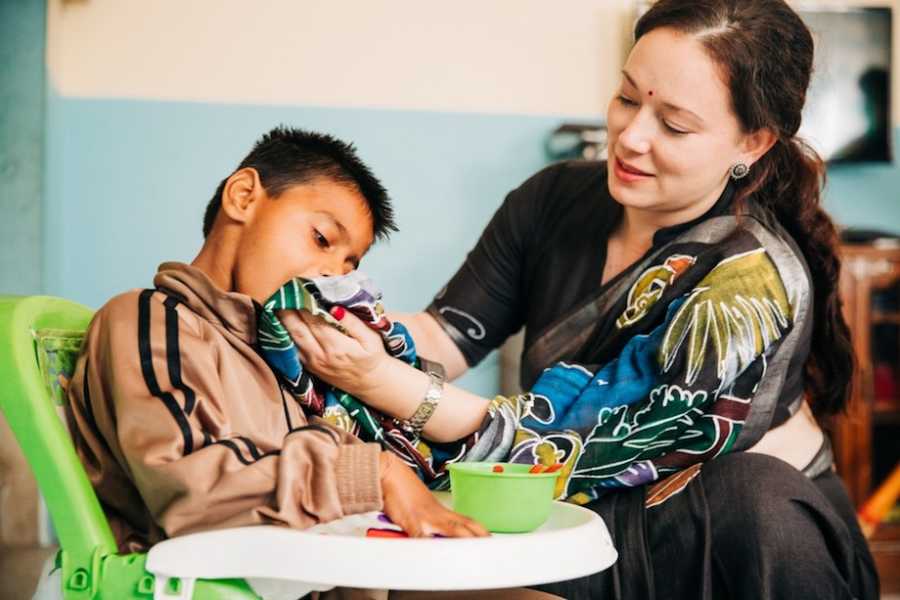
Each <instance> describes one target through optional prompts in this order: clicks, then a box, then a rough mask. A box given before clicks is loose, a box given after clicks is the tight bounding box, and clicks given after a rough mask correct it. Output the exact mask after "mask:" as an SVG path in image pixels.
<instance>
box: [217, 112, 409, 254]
mask: <svg viewBox="0 0 900 600" xmlns="http://www.w3.org/2000/svg"><path fill="white" fill-rule="evenodd" d="M245 167H253V168H254V169H256V171H257V172H258V173H259V179H260V181H261V182H262V185H263V187H264V188H265V190H266V193H267V194H268V195H269V196H271V197H272V198H275V197H277V196H278V195H279V194H281V193H282V192H284V191H285V190H286V189H287V188H289V187H291V186H294V185H300V184H304V183H309V182H310V181H312V180H313V179H316V178H318V177H326V178H328V179H331V180H333V181H335V182H337V183H345V184H348V185H352V186H353V187H355V188H356V189H357V190H358V191H359V193H360V194H362V196H363V197H364V198H365V200H366V204H368V207H369V212H370V213H371V214H372V220H373V222H374V225H375V235H376V237H378V238H381V239H384V238H387V237H388V236H389V235H390V232H392V231H397V226H396V224H395V223H394V209H393V208H392V207H391V201H390V198H389V197H388V194H387V190H385V189H384V186H383V185H381V182H380V181H378V179H377V178H376V177H375V176H374V175H373V174H372V171H371V170H370V169H369V167H367V166H366V165H365V164H364V163H363V162H362V161H361V160H360V159H359V157H358V156H357V155H356V149H355V148H354V147H353V144H347V143H345V142H342V141H341V140H339V139H337V138H335V137H332V136H330V135H327V134H324V133H315V132H312V131H304V130H302V129H295V128H292V127H285V126H280V127H276V128H274V129H272V130H271V131H270V132H268V133H267V134H265V135H264V136H262V138H260V139H259V141H257V142H256V144H255V145H254V146H253V150H251V151H250V154H248V155H247V156H246V157H245V158H244V160H242V161H241V164H240V165H238V168H237V169H235V170H236V171H237V170H240V169H243V168H245ZM230 176H231V175H229V177H230ZM227 181H228V177H226V178H225V179H223V180H222V182H221V183H220V184H219V187H218V188H217V189H216V193H215V195H213V197H212V200H210V201H209V204H208V205H207V207H206V213H205V214H204V216H203V237H204V238H205V237H207V236H208V235H209V232H210V231H211V230H212V227H213V223H214V222H215V220H216V215H218V214H219V208H220V207H221V206H222V192H223V190H224V189H225V183H226V182H227Z"/></svg>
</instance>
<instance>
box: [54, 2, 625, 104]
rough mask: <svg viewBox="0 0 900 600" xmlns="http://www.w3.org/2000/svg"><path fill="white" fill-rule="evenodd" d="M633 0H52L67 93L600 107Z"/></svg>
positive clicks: (59, 78)
mask: <svg viewBox="0 0 900 600" xmlns="http://www.w3.org/2000/svg"><path fill="white" fill-rule="evenodd" d="M633 4H634V3H633V2H632V0H566V1H565V2H563V3H555V2H546V1H545V0H455V1H454V2H452V3H437V2H422V1H421V0H377V1H371V2H364V1H358V2H347V1H344V2H334V1H330V2H329V1H326V0H308V1H304V2H296V1H292V0H261V1H258V2H253V3H250V2H219V1H216V0H192V1H190V2H185V1H180V0H155V1H154V2H145V1H142V0H80V1H76V0H69V1H64V0H50V10H49V15H48V16H49V18H48V28H49V29H48V39H49V48H48V53H49V71H50V76H51V82H52V83H53V85H54V86H55V88H56V91H57V93H61V94H62V95H63V96H67V97H95V98H96V97H112V98H141V99H149V100H189V101H202V102H226V103H251V104H291V105H306V106H328V107H377V108H399V109H413V110H418V109H423V110H437V111H450V112H482V113H505V114H566V115H572V114H584V115H596V114H598V113H602V112H604V111H605V105H606V103H607V101H608V99H609V97H610V96H611V94H612V92H613V90H614V88H615V86H616V85H617V78H618V65H621V64H622V62H623V61H624V56H625V52H626V51H627V48H628V46H629V37H630V23H631V22H632V20H633V15H634V8H633Z"/></svg>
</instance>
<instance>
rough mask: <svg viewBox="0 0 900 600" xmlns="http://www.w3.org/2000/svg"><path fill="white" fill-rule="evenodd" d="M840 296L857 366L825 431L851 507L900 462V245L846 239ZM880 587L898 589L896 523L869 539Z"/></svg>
mask: <svg viewBox="0 0 900 600" xmlns="http://www.w3.org/2000/svg"><path fill="white" fill-rule="evenodd" d="M841 254H842V258H843V269H842V274H841V294H842V296H843V300H844V315H845V317H846V318H847V323H848V325H849V326H850V331H851V334H852V336H853V347H854V350H855V352H856V360H857V370H856V374H855V377H854V380H853V389H852V392H851V398H850V403H849V406H848V410H847V414H846V416H843V417H841V418H839V419H838V420H837V421H836V422H835V424H834V428H833V431H832V441H833V443H834V450H835V464H836V466H837V470H838V473H839V474H840V476H841V478H842V479H843V480H844V482H845V483H846V485H847V490H848V492H849V494H850V498H851V500H852V501H853V503H854V505H855V506H856V507H857V508H858V507H859V506H860V505H861V504H862V503H863V502H864V501H865V500H866V498H868V497H869V495H870V494H871V493H872V491H873V490H874V489H875V487H877V486H878V484H879V483H880V482H881V481H882V480H883V479H884V478H885V477H887V475H888V474H889V473H890V472H891V471H892V470H893V467H894V466H895V465H896V464H897V461H900V248H879V247H877V246H873V245H845V246H843V247H842V248H841ZM869 543H870V546H871V548H872V554H873V555H874V557H875V561H876V563H877V564H878V570H879V574H880V575H881V579H882V588H883V590H882V591H883V592H884V593H891V592H893V593H896V592H900V524H898V523H883V524H881V525H880V526H879V527H878V528H877V530H876V531H875V534H874V535H873V537H872V538H871V539H870V540H869Z"/></svg>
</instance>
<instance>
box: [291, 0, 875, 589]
mask: <svg viewBox="0 0 900 600" xmlns="http://www.w3.org/2000/svg"><path fill="white" fill-rule="evenodd" d="M635 38H636V44H635V46H634V48H633V50H632V52H631V53H630V55H629V57H628V60H627V62H626V65H625V68H624V70H623V72H622V83H621V87H620V89H619V90H618V92H617V94H616V96H615V97H614V98H613V99H612V101H611V102H610V105H609V109H608V114H607V124H608V128H609V160H608V162H607V163H605V164H601V163H569V164H561V165H555V166H553V167H550V168H548V169H546V170H544V171H542V172H541V173H538V174H537V175H535V176H533V177H532V178H531V179H529V180H528V181H526V182H525V183H524V184H523V185H522V186H521V187H519V188H518V189H517V190H515V191H513V192H512V193H511V194H510V195H509V196H508V197H507V199H506V201H505V202H504V204H503V205H502V206H501V207H500V209H499V210H498V211H497V213H496V214H495V216H494V218H493V220H492V221H491V223H490V224H489V225H488V227H487V229H486V230H485V232H484V234H483V235H482V237H481V239H480V241H479V242H478V245H477V246H476V248H475V249H474V250H473V251H472V253H470V255H469V257H468V258H467V260H466V262H465V263H464V264H463V266H462V267H461V268H460V270H459V271H458V272H457V274H456V275H455V276H454V277H453V278H452V279H451V280H450V282H449V284H448V285H447V286H446V288H445V289H443V290H441V292H440V293H438V295H437V296H436V298H435V300H434V302H433V303H432V305H431V306H430V307H429V308H428V310H427V311H426V312H424V313H421V314H417V315H405V316H404V315H400V316H398V318H399V319H400V320H402V321H403V322H404V323H406V324H407V326H408V327H409V329H410V331H411V332H412V334H413V337H414V338H415V340H416V344H417V346H418V349H419V352H420V354H422V355H424V356H426V357H429V358H431V359H435V360H437V361H439V362H441V363H443V364H444V365H445V366H446V370H447V372H448V375H449V377H450V378H453V377H456V376H458V375H459V374H461V373H462V372H463V371H464V370H465V369H466V368H467V366H471V365H474V364H476V363H477V362H478V361H479V360H480V359H481V358H483V357H484V356H485V355H486V354H487V353H488V352H489V351H490V350H492V349H494V348H496V347H497V346H498V345H500V344H501V343H502V342H503V341H504V340H505V339H506V337H507V336H509V335H510V334H512V333H513V332H515V331H516V330H517V329H519V328H520V327H521V326H523V325H524V326H525V349H524V352H523V367H522V383H523V385H524V387H525V389H530V390H531V393H530V394H526V395H523V396H520V397H516V398H511V399H497V400H494V401H489V400H487V399H483V398H479V397H477V396H474V395H472V394H469V393H467V392H465V391H463V390H460V389H458V388H455V387H453V386H445V387H444V389H443V391H442V394H441V391H440V385H439V383H438V382H437V381H436V379H437V378H436V377H434V376H429V375H426V374H425V373H422V372H421V371H417V370H415V369H413V368H411V367H410V366H408V365H406V364H404V363H401V362H400V361H397V360H394V359H390V358H388V357H387V356H386V355H385V354H384V351H383V349H382V344H381V341H380V339H379V338H378V337H377V336H375V335H373V334H372V333H371V332H370V331H368V330H367V329H366V328H365V327H364V326H363V325H362V324H361V323H360V322H359V321H357V320H356V319H355V318H354V317H353V316H352V315H348V316H346V317H344V318H343V321H342V323H343V324H344V326H345V327H346V329H347V330H348V331H349V332H350V334H351V336H353V337H352V338H348V337H345V336H342V335H340V334H339V333H337V332H336V331H335V330H333V329H331V328H330V327H329V326H326V325H324V324H322V323H321V322H317V321H316V320H314V319H312V318H310V317H308V316H305V315H300V316H297V317H294V318H292V319H290V320H289V321H288V320H287V319H286V324H289V327H290V328H291V330H292V334H293V335H294V337H295V339H296V341H297V343H298V346H299V347H300V348H301V355H302V358H303V360H304V363H305V364H306V365H308V367H309V368H310V369H311V370H312V371H313V372H316V373H317V374H319V375H320V376H321V377H322V378H324V379H325V380H327V381H329V382H330V383H332V384H334V385H336V386H338V387H340V388H342V389H345V390H347V391H348V392H350V393H352V394H355V395H356V396H358V397H360V398H361V399H363V400H364V401H365V402H367V403H369V404H370V405H372V406H374V407H375V408H378V409H380V410H382V411H384V412H387V413H389V414H391V415H393V416H396V417H397V418H401V419H410V421H411V424H412V426H413V428H414V429H416V428H423V429H422V433H423V435H424V437H426V438H428V439H431V440H435V441H438V442H440V441H451V440H456V439H462V438H465V437H466V436H469V435H471V434H473V433H478V434H479V435H480V438H479V440H480V441H479V443H480V442H483V441H484V440H485V439H490V440H492V441H491V444H493V446H492V448H494V449H496V448H502V449H503V451H504V452H505V453H506V455H507V457H509V456H512V458H513V459H515V460H526V461H534V462H538V461H541V462H548V461H556V460H559V461H560V462H564V463H565V465H566V467H565V469H564V472H565V475H566V476H565V478H564V484H563V488H562V489H561V490H560V491H561V492H562V493H563V494H564V495H565V496H567V497H568V498H569V499H571V500H575V501H578V502H581V503H584V504H587V506H589V507H590V508H592V509H594V510H596V511H597V512H599V513H600V514H601V515H603V517H604V519H605V520H606V523H607V525H608V527H609V528H610V531H611V533H612V535H613V538H614V541H615V544H616V547H617V548H618V550H619V552H620V559H619V561H618V563H617V564H616V565H615V566H614V567H613V568H612V569H610V570H608V571H605V572H603V573H599V574H597V575H595V576H592V577H590V578H586V579H585V580H580V581H576V582H567V583H565V584H559V585H555V586H548V588H547V589H549V590H551V591H553V592H554V593H557V594H559V595H561V596H563V597H566V598H581V597H585V598H586V597H602V598H722V597H728V598H782V597H785V598H787V597H794V598H850V597H856V598H875V597H877V594H878V590H877V588H878V583H877V576H876V575H875V571H874V568H873V564H872V560H871V556H870V555H869V552H868V549H867V547H866V544H865V541H864V540H863V538H862V536H861V535H860V532H859V529H858V527H857V525H856V523H855V520H854V515H853V510H852V507H851V505H850V503H849V501H848V499H847V496H846V493H845V491H844V490H843V487H842V485H841V483H840V481H839V480H838V479H837V477H836V476H835V474H834V472H833V471H832V469H831V456H830V448H829V446H828V444H827V438H826V437H825V436H823V434H822V431H821V429H820V428H819V426H818V424H817V422H816V419H815V418H814V417H813V413H814V414H815V415H817V416H819V417H822V418H824V417H827V416H829V415H833V414H835V413H838V412H839V411H840V410H841V409H842V408H843V407H844V404H845V402H846V398H847V390H848V387H849V380H850V375H851V372H852V355H851V346H850V343H849V334H848V330H847V327H846V324H845V322H844V320H843V318H842V316H841V312H840V299H839V297H838V289H837V282H838V273H839V261H838V258H837V256H836V243H837V238H836V233H835V228H834V226H833V225H832V223H831V221H830V219H829V218H828V216H827V215H826V214H825V213H824V212H823V211H822V210H821V208H820V206H819V204H820V190H821V181H822V177H823V172H824V168H823V164H822V161H821V160H820V159H819V158H818V157H817V156H816V155H815V153H814V152H813V151H812V150H811V149H809V148H808V147H807V146H805V145H804V144H803V142H802V141H800V140H799V139H798V138H797V137H796V133H797V130H798V128H799V126H800V118H801V111H802V108H803V104H804V100H805V96H806V90H807V86H808V84H809V79H810V74H811V68H812V63H813V60H812V59H813V42H812V38H811V36H810V33H809V31H808V30H807V28H806V27H805V26H804V24H803V23H802V21H801V20H800V19H799V18H798V16H797V15H796V13H794V12H793V11H792V10H791V9H790V8H789V7H788V6H787V5H786V4H785V3H784V2H783V1H782V0H660V2H658V3H657V4H655V5H654V6H653V7H652V8H651V9H650V10H649V11H648V12H647V13H646V14H645V15H644V16H643V17H642V18H641V19H640V20H639V22H638V23H637V26H636V35H635ZM425 390H428V392H427V401H426V402H424V403H423V391H425ZM441 395H442V397H441V398H440V399H439V402H438V403H437V405H436V409H435V410H434V411H433V414H432V415H431V416H430V418H427V417H428V413H429V412H430V411H429V409H433V408H435V406H434V404H435V399H437V397H438V396H441ZM427 405H430V406H427ZM423 407H424V408H423ZM423 420H424V423H423ZM497 423H500V425H497ZM509 423H512V424H513V427H514V428H515V429H516V432H515V436H514V439H513V436H510V435H507V434H508V433H509V430H508V425H509ZM501 438H502V440H506V441H505V442H504V441H502V440H501ZM548 453H549V454H548ZM492 456H496V453H494V454H492ZM578 551H589V549H578Z"/></svg>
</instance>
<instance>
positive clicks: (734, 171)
mask: <svg viewBox="0 0 900 600" xmlns="http://www.w3.org/2000/svg"><path fill="white" fill-rule="evenodd" d="M749 172H750V167H748V166H747V165H745V164H744V163H742V162H739V163H737V164H735V165H734V166H733V167H731V178H732V179H734V180H735V181H737V180H738V179H743V178H744V177H746V176H747V173H749Z"/></svg>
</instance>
